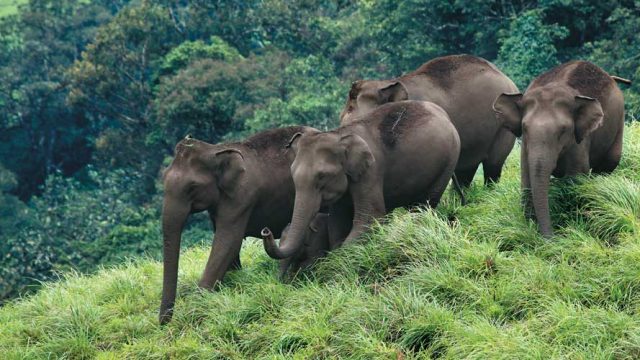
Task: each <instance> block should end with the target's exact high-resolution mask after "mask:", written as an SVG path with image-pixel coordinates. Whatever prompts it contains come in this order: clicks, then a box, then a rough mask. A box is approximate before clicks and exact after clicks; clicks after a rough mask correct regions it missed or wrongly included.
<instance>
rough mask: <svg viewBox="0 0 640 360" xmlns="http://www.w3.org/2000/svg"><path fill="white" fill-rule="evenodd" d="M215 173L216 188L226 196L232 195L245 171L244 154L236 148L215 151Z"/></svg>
mask: <svg viewBox="0 0 640 360" xmlns="http://www.w3.org/2000/svg"><path fill="white" fill-rule="evenodd" d="M214 156H215V163H216V168H215V174H216V179H217V180H218V188H219V189H220V191H222V192H223V193H225V194H226V195H228V196H233V195H234V194H235V192H236V190H237V189H238V185H239V184H240V181H241V179H242V174H244V172H245V170H246V169H245V163H244V156H243V155H242V152H241V151H240V150H237V149H225V150H221V151H218V152H216V153H215V155H214Z"/></svg>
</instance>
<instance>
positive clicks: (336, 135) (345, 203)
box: [265, 101, 460, 259]
mask: <svg viewBox="0 0 640 360" xmlns="http://www.w3.org/2000/svg"><path fill="white" fill-rule="evenodd" d="M290 147H291V148H292V149H293V151H294V153H295V160H294V161H293V163H292V165H291V175H292V177H293V182H294V184H295V189H296V195H295V204H294V211H293V216H292V220H291V228H290V230H289V232H288V234H287V238H286V240H285V241H284V242H282V243H281V246H279V247H278V246H276V245H275V244H269V243H267V242H265V247H267V248H270V251H269V254H270V255H271V256H272V257H275V258H279V259H283V258H288V257H290V256H292V255H293V254H295V253H296V252H297V251H299V249H300V247H301V246H302V243H303V239H304V236H305V232H306V229H307V228H308V226H309V224H310V222H311V220H312V219H313V218H314V217H315V216H316V214H317V213H318V211H320V209H321V208H324V207H328V209H329V214H330V216H329V235H330V241H331V244H337V243H340V242H341V240H342V239H345V237H346V241H347V242H349V241H351V240H353V239H355V238H357V237H358V236H359V235H360V234H362V233H363V232H364V231H365V229H366V228H367V227H368V225H370V224H371V223H372V221H373V220H374V219H376V218H381V217H382V216H384V215H385V214H386V213H387V212H388V211H390V210H391V209H394V208H396V207H401V206H411V205H416V204H424V203H428V204H429V205H430V206H432V207H435V206H437V205H438V202H439V201H440V198H441V196H442V193H443V192H444V190H445V189H446V187H447V185H448V183H449V179H451V176H452V175H453V171H454V169H455V167H456V162H457V160H458V156H459V154H460V138H459V137H458V132H457V131H456V129H455V127H454V126H453V124H452V123H451V121H450V119H449V116H448V115H447V113H446V112H445V111H444V110H443V109H442V108H441V107H439V106H438V105H436V104H433V103H428V102H423V101H401V102H394V103H389V104H385V105H383V106H380V107H379V108H377V109H376V110H374V111H373V112H371V114H369V115H367V116H366V117H365V118H364V119H362V120H360V121H356V122H353V123H351V124H349V125H346V126H343V127H340V128H338V129H336V130H333V131H329V132H324V133H313V134H312V133H306V134H303V133H300V134H295V135H294V136H293V137H292V139H291V141H290Z"/></svg>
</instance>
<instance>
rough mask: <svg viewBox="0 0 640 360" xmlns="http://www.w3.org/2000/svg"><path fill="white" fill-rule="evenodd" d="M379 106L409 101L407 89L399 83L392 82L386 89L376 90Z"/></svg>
mask: <svg viewBox="0 0 640 360" xmlns="http://www.w3.org/2000/svg"><path fill="white" fill-rule="evenodd" d="M378 98H379V99H380V104H386V103H388V102H396V101H403V100H407V99H409V94H408V93H407V89H406V88H405V87H404V85H402V84H401V83H400V82H399V81H394V82H392V83H391V84H390V85H388V86H387V87H384V88H382V89H380V90H378Z"/></svg>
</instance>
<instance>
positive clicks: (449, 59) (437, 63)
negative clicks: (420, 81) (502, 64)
mask: <svg viewBox="0 0 640 360" xmlns="http://www.w3.org/2000/svg"><path fill="white" fill-rule="evenodd" d="M471 68H473V69H477V68H482V70H488V71H493V72H495V71H497V68H496V67H495V66H493V64H491V63H490V62H488V61H487V60H485V59H482V58H479V57H477V56H472V55H467V54H461V55H449V56H442V57H438V58H435V59H432V60H430V61H428V62H426V63H424V64H422V66H420V67H419V68H418V69H417V70H416V71H414V72H413V73H411V74H409V75H408V76H411V75H413V76H415V75H423V76H426V77H428V78H429V79H430V80H431V81H433V82H434V83H435V84H437V85H438V86H439V87H441V88H443V89H450V88H452V87H453V86H454V84H455V83H456V81H457V77H456V76H455V75H456V74H457V73H458V72H460V71H463V70H465V69H471Z"/></svg>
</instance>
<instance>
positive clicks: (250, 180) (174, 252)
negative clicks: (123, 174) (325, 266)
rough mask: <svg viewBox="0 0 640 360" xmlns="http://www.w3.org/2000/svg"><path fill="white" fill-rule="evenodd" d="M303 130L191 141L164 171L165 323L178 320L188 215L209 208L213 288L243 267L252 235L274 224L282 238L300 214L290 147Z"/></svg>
mask: <svg viewBox="0 0 640 360" xmlns="http://www.w3.org/2000/svg"><path fill="white" fill-rule="evenodd" d="M314 132H318V131H317V130H315V129H313V128H307V127H302V126H295V127H288V128H282V129H275V130H269V131H265V132H262V133H259V134H257V135H255V136H252V137H250V138H248V139H247V140H245V141H243V142H237V143H230V144H220V145H211V144H207V143H205V142H202V141H198V140H195V139H193V138H190V137H187V138H185V139H184V140H182V141H180V142H179V143H178V145H176V150H175V158H174V159H173V162H172V163H171V165H170V166H169V168H167V170H166V171H165V173H164V203H163V208H162V232H163V238H164V280H163V285H162V304H161V306H160V323H161V324H164V323H167V322H168V321H170V320H171V316H172V314H173V306H174V302H175V298H176V286H177V282H178V259H179V255H180V239H181V233H182V229H183V227H184V224H185V222H186V220H187V217H188V216H189V214H193V213H196V212H200V211H204V210H207V211H208V212H209V217H210V218H211V222H212V223H213V226H214V228H215V239H214V241H213V247H212V249H211V254H210V255H209V260H208V261H207V265H206V267H205V270H204V273H203V274H202V279H201V280H200V283H199V285H200V286H201V287H203V288H206V289H211V288H213V287H214V285H216V283H218V282H219V281H221V280H222V278H223V277H224V275H225V273H226V272H227V270H229V269H235V268H239V267H240V256H239V255H240V247H241V246H242V240H243V238H244V237H245V236H254V237H258V236H260V231H261V229H262V227H263V226H264V225H265V224H267V225H268V226H269V227H271V229H272V230H273V231H274V232H275V234H276V235H277V236H280V233H281V231H282V230H283V229H284V228H285V226H286V225H287V223H288V222H289V219H291V215H292V212H293V202H294V197H295V189H294V185H293V180H292V179H291V172H290V166H291V162H292V161H293V154H292V153H291V151H290V150H288V149H286V148H285V146H286V145H287V142H288V141H289V139H291V137H292V136H293V135H294V134H310V133H314Z"/></svg>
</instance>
